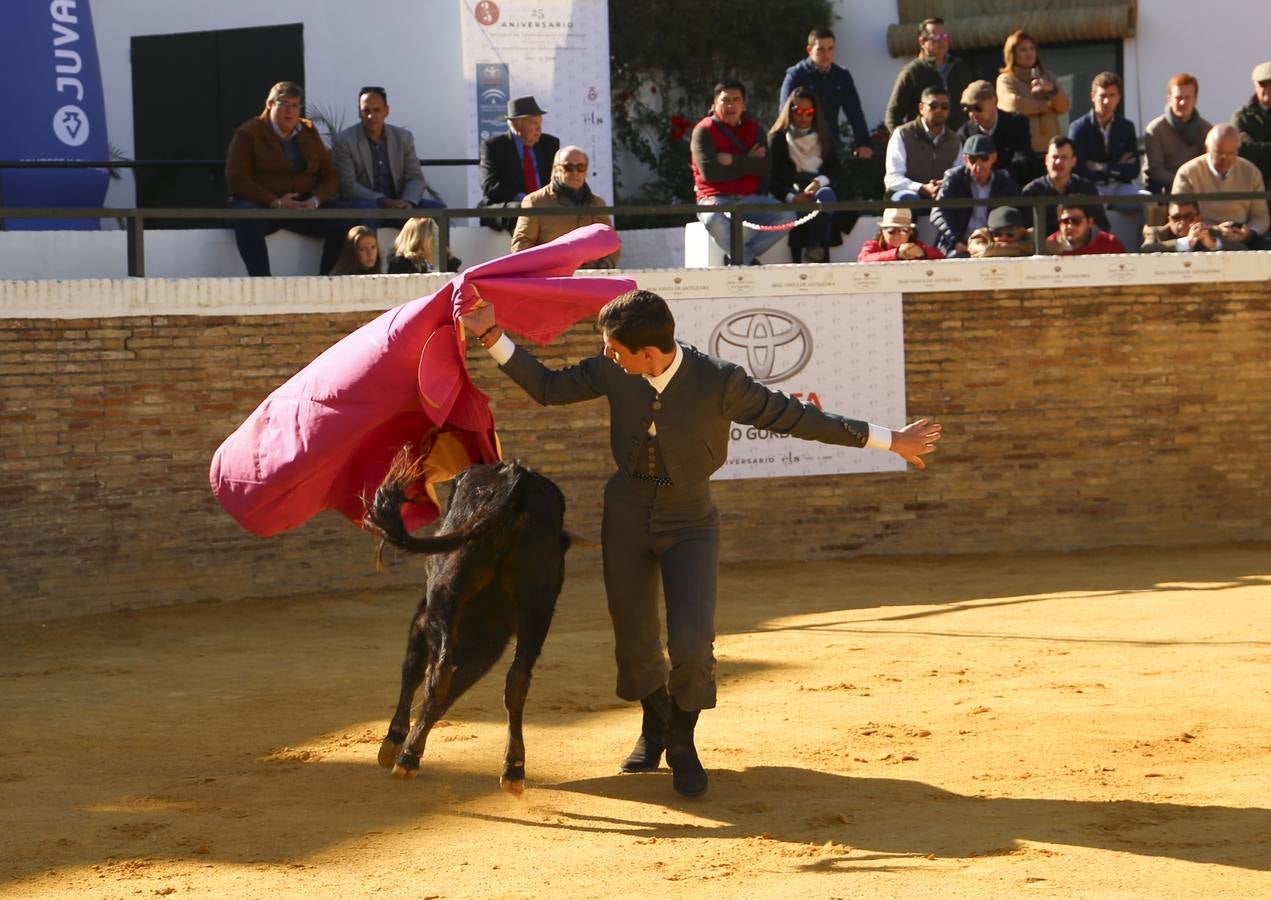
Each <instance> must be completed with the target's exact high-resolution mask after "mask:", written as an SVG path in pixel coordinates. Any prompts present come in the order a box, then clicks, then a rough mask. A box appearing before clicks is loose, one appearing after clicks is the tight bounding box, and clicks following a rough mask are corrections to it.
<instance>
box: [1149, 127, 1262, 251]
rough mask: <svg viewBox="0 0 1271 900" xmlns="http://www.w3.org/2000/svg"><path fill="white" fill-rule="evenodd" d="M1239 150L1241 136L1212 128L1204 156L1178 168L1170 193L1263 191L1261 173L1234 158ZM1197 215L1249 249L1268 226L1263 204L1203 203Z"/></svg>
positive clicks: (1252, 202) (1229, 131)
mask: <svg viewBox="0 0 1271 900" xmlns="http://www.w3.org/2000/svg"><path fill="white" fill-rule="evenodd" d="M1239 147H1240V132H1238V131H1237V130H1236V128H1235V126H1234V125H1228V124H1227V123H1225V122H1224V123H1222V124H1220V125H1215V126H1214V127H1213V128H1211V129H1209V134H1207V135H1205V155H1204V156H1198V157H1196V158H1195V159H1193V160H1192V161H1191V162H1186V163H1183V165H1181V166H1179V169H1178V174H1177V175H1175V176H1174V185H1173V187H1171V188H1170V193H1171V194H1211V193H1227V192H1232V193H1235V192H1245V191H1265V190H1266V185H1265V183H1264V182H1263V180H1262V173H1261V172H1259V171H1258V167H1257V166H1256V165H1254V164H1253V163H1251V162H1250V161H1249V160H1247V159H1241V158H1240V157H1239V156H1238V155H1237V151H1238V150H1239ZM1200 214H1201V215H1202V216H1203V217H1204V218H1206V219H1208V220H1209V221H1210V222H1218V223H1219V227H1221V228H1223V229H1224V232H1225V235H1230V236H1231V237H1232V238H1234V239H1236V240H1238V241H1241V242H1243V243H1244V244H1246V245H1247V246H1250V247H1253V246H1256V245H1257V244H1258V242H1259V237H1260V236H1261V235H1265V234H1266V233H1267V225H1268V224H1271V216H1268V213H1267V201H1266V200H1234V199H1233V200H1202V201H1201V204H1200Z"/></svg>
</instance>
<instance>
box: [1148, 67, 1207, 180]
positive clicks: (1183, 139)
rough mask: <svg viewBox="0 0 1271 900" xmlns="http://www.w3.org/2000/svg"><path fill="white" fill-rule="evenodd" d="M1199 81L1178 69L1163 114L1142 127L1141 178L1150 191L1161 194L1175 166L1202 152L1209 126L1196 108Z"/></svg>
mask: <svg viewBox="0 0 1271 900" xmlns="http://www.w3.org/2000/svg"><path fill="white" fill-rule="evenodd" d="M1199 92H1200V82H1198V81H1197V80H1196V78H1195V76H1193V75H1188V74H1187V73H1186V72H1180V73H1179V74H1177V75H1175V76H1174V77H1173V78H1171V79H1170V80H1169V88H1168V93H1167V94H1166V95H1165V113H1164V114H1163V115H1160V116H1157V117H1156V118H1155V119H1153V120H1152V121H1150V122H1148V123H1147V127H1146V128H1144V129H1143V180H1144V182H1145V183H1146V184H1147V189H1148V190H1149V191H1151V192H1152V193H1153V194H1164V193H1166V192H1168V191H1169V189H1170V185H1172V184H1173V183H1174V174H1175V173H1176V172H1178V167H1179V166H1181V165H1182V164H1183V163H1185V162H1187V161H1188V160H1190V159H1195V158H1196V157H1198V156H1200V155H1201V154H1202V153H1204V152H1205V134H1206V133H1207V132H1208V131H1209V129H1210V128H1211V127H1213V126H1211V125H1210V124H1209V123H1208V122H1207V121H1205V118H1204V117H1203V116H1202V115H1201V114H1200V113H1199V112H1198V111H1197V109H1196V96H1197V94H1198V93H1199Z"/></svg>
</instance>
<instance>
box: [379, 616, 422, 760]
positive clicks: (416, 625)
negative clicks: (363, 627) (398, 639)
mask: <svg viewBox="0 0 1271 900" xmlns="http://www.w3.org/2000/svg"><path fill="white" fill-rule="evenodd" d="M422 615H423V609H422V605H421V609H420V612H419V613H418V614H417V615H416V618H415V621H414V622H413V623H412V624H411V628H410V636H409V637H408V638H407V639H406V657H405V658H404V659H403V660H402V690H401V693H400V694H399V695H398V697H397V709H396V711H394V713H393V718H392V721H390V722H389V723H388V734H387V735H385V737H384V742H383V743H382V744H380V752H379V764H380V765H381V766H383V767H384V768H386V769H391V768H393V763H394V761H396V759H397V756H398V754H399V753H401V751H402V744H403V743H405V741H406V732H408V731H409V730H410V705H411V703H412V702H414V699H415V692H416V691H417V690H419V685H420V684H422V683H423V680H424V671H425V667H426V666H427V664H428V642H427V640H426V635H425V632H424V626H423V620H422Z"/></svg>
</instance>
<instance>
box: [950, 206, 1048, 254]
mask: <svg viewBox="0 0 1271 900" xmlns="http://www.w3.org/2000/svg"><path fill="white" fill-rule="evenodd" d="M966 245H967V251H968V252H969V253H970V254H971V258H972V259H990V258H994V257H1003V256H1032V255H1033V229H1031V228H1029V227H1028V226H1027V225H1025V224H1024V216H1023V214H1022V213H1020V211H1019V210H1018V209H1016V208H1015V207H1013V206H995V207H993V209H991V210H990V211H989V223H988V225H986V226H985V227H984V228H977V229H976V230H975V231H973V232H971V236H970V237H969V238H967V241H966Z"/></svg>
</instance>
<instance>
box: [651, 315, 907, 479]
mask: <svg viewBox="0 0 1271 900" xmlns="http://www.w3.org/2000/svg"><path fill="white" fill-rule="evenodd" d="M900 296H901V295H900V294H853V295H851V296H850V297H832V296H813V295H810V296H785V297H782V296H769V297H763V296H743V297H716V298H709V299H705V298H698V299H693V300H691V301H676V300H670V301H669V302H670V303H671V311H672V312H673V313H674V315H675V323H676V325H675V333H676V336H677V337H679V339H680V340H682V341H685V342H687V343H690V344H693V345H694V346H696V347H698V348H699V349H701V350H704V351H706V352H707V353H709V354H711V355H712V356H717V357H720V358H721V359H727V360H730V361H732V362H735V363H737V364H738V365H740V366H743V367H744V368H745V369H746V370H747V371H748V372H750V374H751V376H752V377H753V378H755V379H756V380H757V381H760V382H762V383H763V384H765V385H767V386H768V387H769V388H771V389H773V390H777V391H782V392H784V393H787V394H790V395H792V396H794V397H797V398H798V399H800V400H802V401H803V402H805V403H812V404H814V405H815V406H818V407H820V408H822V409H824V410H826V411H827V412H835V413H840V414H842V415H845V416H848V417H849V418H854V419H866V420H868V421H871V422H874V423H875V424H877V425H883V426H886V427H888V428H900V427H902V426H903V425H905V424H906V422H905V348H904V330H903V322H902V318H901V302H900ZM904 468H905V463H904V461H903V460H902V459H900V457H898V456H896V455H895V454H894V453H888V452H886V451H882V450H856V449H852V448H848V447H832V446H827V445H825V444H818V443H813V442H810V441H802V440H799V439H797V438H791V437H787V436H785V435H780V434H771V433H769V432H766V431H762V430H760V429H756V428H753V427H750V426H746V425H734V426H733V432H732V441H731V442H730V444H729V448H728V461H727V462H726V463H725V464H724V466H723V467H722V468H721V469H720V470H719V471H718V472H717V473H716V474H715V477H716V478H719V479H723V478H772V477H777V476H787V475H839V474H844V473H853V472H895V471H901V470H903V469H904Z"/></svg>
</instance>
